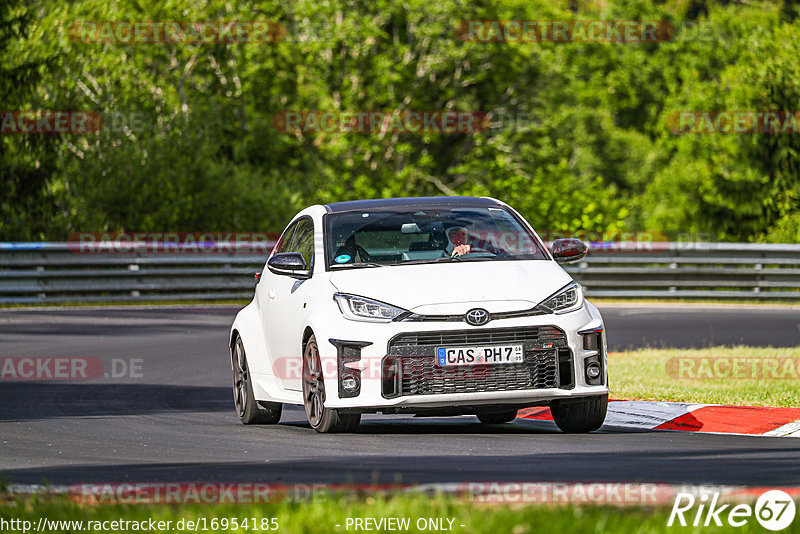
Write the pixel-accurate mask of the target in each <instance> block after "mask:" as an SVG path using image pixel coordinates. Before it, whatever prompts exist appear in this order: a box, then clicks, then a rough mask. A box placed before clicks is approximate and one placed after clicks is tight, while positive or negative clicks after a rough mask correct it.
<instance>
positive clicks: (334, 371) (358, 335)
mask: <svg viewBox="0 0 800 534" xmlns="http://www.w3.org/2000/svg"><path fill="white" fill-rule="evenodd" d="M602 327H603V323H602V318H601V316H600V313H599V311H598V310H597V308H595V307H594V306H593V305H592V304H591V303H589V302H586V303H585V305H584V306H583V307H582V308H581V309H579V310H576V311H574V312H571V313H567V314H563V315H555V314H549V315H539V316H532V317H521V318H514V319H503V320H496V321H491V322H489V323H488V324H486V325H483V326H480V327H471V326H469V325H467V324H466V323H452V322H441V323H439V322H436V323H432V322H427V323H415V322H392V323H366V322H356V321H350V320H347V319H344V318H343V317H342V318H340V319H337V320H336V321H334V322H332V323H328V324H327V325H326V328H323V329H318V328H315V329H314V330H315V333H316V334H317V339H318V345H319V350H320V357H321V359H322V364H323V365H322V367H323V373H324V376H325V384H326V388H325V389H326V393H327V398H326V401H325V405H326V406H327V407H329V408H338V409H345V410H346V409H353V410H354V411H384V412H388V413H392V412H405V411H408V412H424V411H425V410H426V409H444V410H455V411H458V410H461V411H464V412H469V411H470V407H475V408H476V409H477V408H480V407H484V408H485V407H486V406H487V405H493V406H497V405H508V406H509V407H511V406H515V407H521V406H533V405H537V404H547V403H548V402H550V401H552V400H556V399H564V398H573V397H586V396H594V395H603V394H607V393H608V379H607V372H606V369H607V360H606V350H605V348H606V342H605V334H604V332H603V333H601V334H600V338H599V343H598V344H597V347H596V348H591V349H585V348H584V338H583V335H581V334H579V333H578V332H586V331H590V330H591V331H594V332H598V331H599V332H602ZM525 329H527V330H532V329H533V330H538V331H544V332H550V333H552V332H553V331H558V332H560V333H561V337H560V339H558V340H557V339H552V338H547V336H543V337H542V338H541V339H532V338H531V339H529V338H525V339H526V341H524V343H525V352H526V356H525V358H526V362H528V361H529V360H530V361H531V365H533V366H534V367H533V368H532V369H535V368H536V367H535V366H536V365H538V362H536V361H534V360H535V358H539V359H540V360H541V361H542V362H544V361H545V360H546V359H547V355H548V354H552V357H553V358H554V361H555V365H557V366H558V365H559V361H560V360H561V361H562V364H561V365H560V368H559V369H557V371H556V374H555V376H552V372H551V371H552V369H551V367H550V366H543V367H542V368H541V369H542V373H544V374H543V375H542V377H539V379H537V380H538V381H536V384H535V386H534V387H531V388H528V389H520V382H519V381H518V379H519V376H518V374H517V375H515V377H513V378H514V380H516V381H509V382H507V383H505V382H502V380H504V379H505V378H503V377H500V379H498V378H497V377H496V376H492V381H491V384H492V385H491V387H490V386H488V385H487V387H486V389H488V390H484V389H482V388H481V376H480V373H478V375H475V374H473V373H472V372H471V370H474V368H458V369H462V370H463V371H464V373H460V374H457V375H456V376H455V377H454V378H455V379H456V380H458V379H459V376H461V377H464V380H468V381H469V382H459V383H457V384H456V385H453V383H452V380H450V381H448V380H438V381H436V382H435V387H433V386H430V387H429V386H425V385H424V377H426V376H427V377H430V371H431V369H432V367H431V365H432V364H431V365H428V366H427V367H425V368H424V370H423V371H421V374H420V377H423V378H420V379H419V380H416V381H415V384H423V386H419V387H417V389H414V388H410V389H409V388H405V389H403V388H402V387H398V386H396V387H395V388H394V389H392V388H391V387H390V386H389V385H388V384H387V376H388V377H389V378H388V379H389V381H391V380H395V381H397V376H398V374H397V369H395V372H394V374H393V375H390V374H389V375H387V362H390V361H392V360H394V359H395V357H397V356H398V355H399V354H401V353H404V352H405V353H407V355H416V356H418V357H419V358H417V359H416V360H415V361H416V362H422V361H424V359H425V358H428V357H432V354H431V353H430V352H429V350H430V347H432V346H433V345H430V344H429V345H425V347H423V348H422V350H415V349H414V348H413V346H412V345H407V346H403V347H400V348H398V346H397V345H396V343H393V341H396V340H397V339H398V337H401V338H402V337H403V335H404V334H420V333H423V334H424V333H433V332H435V333H443V334H446V335H447V336H449V339H457V334H459V333H470V334H472V333H474V334H478V338H480V339H489V338H486V337H485V336H481V335H480V334H488V333H489V332H497V331H520V330H525ZM454 336H456V337H454ZM473 337H474V336H473ZM498 339H501V338H498ZM548 342H550V343H551V345H552V346H550V347H548V346H547V343H548ZM434 344H435V342H434ZM448 344H449V343H448ZM473 344H474V343H473ZM565 356H568V358H569V361H570V365H569V366H568V369H569V371H568V372H569V373H572V376H565V373H566V372H567V371H566V369H567V367H565V366H564V365H563V359H564V357H565ZM591 361H595V362H596V361H600V363H601V367H602V377H601V379H600V380H599V381H595V383H598V382H599V384H598V385H591V384H590V383H589V382H590V380H588V379H587V378H586V375H585V368H584V366H585V365H586V364H587V363H588V362H591ZM499 367H502V366H492V369H498V368H499ZM418 369H423V367H418ZM483 369H484V370H485V369H486V367H483ZM545 371H546V373H545ZM406 372H407V371H406ZM532 372H533V371H532ZM545 375H546V376H545ZM532 376H534V375H533V374H532ZM348 377H349V378H353V379H354V380H356V381H357V384H358V385H357V388H353V390H351V391H347V390H345V389H344V388H343V387H342V380H343V379H345V378H348ZM451 378H453V377H451ZM534 378H535V377H534ZM498 380H500V383H498ZM429 382H430V383H433V382H432V381H430V380H429ZM350 384H352V382H351V383H350ZM487 384H489V382H487ZM531 385H533V384H531ZM506 386H510V387H511V389H506ZM464 390H468V391H464ZM410 391H411V392H413V394H409V392H410ZM434 391H435V392H434ZM501 407H502V406H501Z"/></svg>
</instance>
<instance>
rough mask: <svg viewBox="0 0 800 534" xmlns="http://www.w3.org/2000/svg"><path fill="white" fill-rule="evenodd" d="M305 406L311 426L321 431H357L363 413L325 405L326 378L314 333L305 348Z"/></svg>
mask: <svg viewBox="0 0 800 534" xmlns="http://www.w3.org/2000/svg"><path fill="white" fill-rule="evenodd" d="M303 406H304V408H305V410H306V418H307V419H308V424H309V425H311V428H313V429H314V430H316V431H317V432H319V433H327V432H355V431H356V429H357V428H358V425H359V424H360V423H361V414H360V413H355V414H345V413H341V412H340V411H339V410H336V409H333V408H326V407H325V380H324V377H323V376H322V362H321V360H320V357H319V348H318V346H317V338H316V337H315V336H314V335H313V334H312V335H311V337H310V338H309V339H308V342H306V346H305V349H304V350H303Z"/></svg>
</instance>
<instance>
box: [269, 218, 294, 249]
mask: <svg viewBox="0 0 800 534" xmlns="http://www.w3.org/2000/svg"><path fill="white" fill-rule="evenodd" d="M295 228H297V223H294V224H292V225H290V226H289V227H288V228H287V229H286V230H284V231H283V233H282V234H281V236H280V237H279V238H278V242H277V243H275V248H273V249H272V253H273V254H277V253H278V252H291V251H292V249H290V248H289V244H290V242H291V240H292V234H293V233H294V229H295Z"/></svg>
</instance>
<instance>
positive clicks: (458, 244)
mask: <svg viewBox="0 0 800 534" xmlns="http://www.w3.org/2000/svg"><path fill="white" fill-rule="evenodd" d="M468 236H469V234H468V233H467V229H466V228H464V227H461V226H454V227H452V228H450V229H449V230H447V239H448V240H449V241H450V244H449V245H448V247H447V248H448V249H449V248H450V246H452V250H451V251H450V256H451V257H455V256H463V255H465V254H469V251H470V249H471V248H472V247H471V246H470V245H468V244H467V239H468Z"/></svg>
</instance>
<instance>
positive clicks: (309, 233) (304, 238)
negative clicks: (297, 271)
mask: <svg viewBox="0 0 800 534" xmlns="http://www.w3.org/2000/svg"><path fill="white" fill-rule="evenodd" d="M288 246H289V247H290V248H289V249H288V250H287V252H299V253H300V254H302V255H303V259H305V260H306V265H308V268H309V269H311V267H312V265H314V223H313V222H312V221H311V219H301V220H300V221H298V223H297V228H296V229H295V231H294V234H292V238H291V240H290V241H289V245H288Z"/></svg>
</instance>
